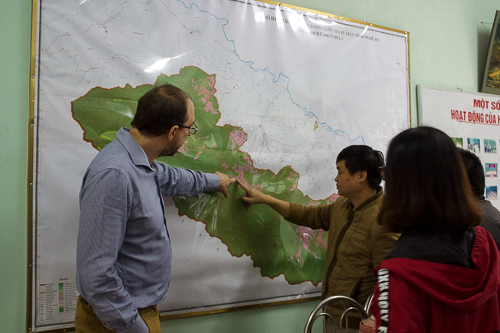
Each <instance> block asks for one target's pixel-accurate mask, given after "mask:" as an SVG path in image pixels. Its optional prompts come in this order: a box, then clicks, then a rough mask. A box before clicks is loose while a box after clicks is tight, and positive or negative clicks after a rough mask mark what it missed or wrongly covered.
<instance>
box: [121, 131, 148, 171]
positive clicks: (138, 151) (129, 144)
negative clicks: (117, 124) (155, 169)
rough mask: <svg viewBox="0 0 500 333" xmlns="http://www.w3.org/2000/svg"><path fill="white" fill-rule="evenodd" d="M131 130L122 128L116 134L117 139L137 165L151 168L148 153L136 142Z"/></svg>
mask: <svg viewBox="0 0 500 333" xmlns="http://www.w3.org/2000/svg"><path fill="white" fill-rule="evenodd" d="M129 130H130V129H129V128H126V127H122V128H120V130H118V132H117V133H116V138H117V139H118V141H120V143H121V144H122V145H123V147H125V149H126V150H127V152H128V154H129V155H130V158H131V159H132V162H134V164H135V165H144V166H147V167H148V168H151V165H149V161H148V157H147V155H146V152H145V151H144V150H143V149H142V148H141V146H139V144H138V143H137V142H136V141H135V140H134V138H133V137H132V135H130V133H129ZM153 163H154V162H153Z"/></svg>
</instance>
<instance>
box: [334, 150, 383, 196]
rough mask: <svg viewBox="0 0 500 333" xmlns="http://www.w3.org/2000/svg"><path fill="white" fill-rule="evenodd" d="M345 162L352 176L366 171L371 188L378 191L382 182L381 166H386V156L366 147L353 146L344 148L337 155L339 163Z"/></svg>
mask: <svg viewBox="0 0 500 333" xmlns="http://www.w3.org/2000/svg"><path fill="white" fill-rule="evenodd" d="M340 161H344V163H345V167H346V169H347V171H349V173H350V174H351V175H353V174H355V173H356V172H358V171H366V175H367V176H366V178H367V180H368V185H369V186H370V188H372V189H374V190H376V189H377V188H378V187H379V185H380V182H381V181H382V175H381V174H380V169H379V167H380V166H383V165H384V154H382V153H381V152H380V151H378V150H373V149H372V148H371V147H368V146H364V145H352V146H349V147H347V148H344V149H343V150H342V151H341V152H340V153H339V154H338V155H337V161H336V162H337V163H338V162H340Z"/></svg>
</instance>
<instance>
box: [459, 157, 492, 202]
mask: <svg viewBox="0 0 500 333" xmlns="http://www.w3.org/2000/svg"><path fill="white" fill-rule="evenodd" d="M457 149H458V152H459V153H460V156H461V157H462V161H463V163H464V167H465V171H466V172H467V176H468V177H469V183H470V185H471V187H472V193H474V195H478V196H479V195H483V194H484V188H485V187H486V180H485V178H484V169H483V164H482V163H481V160H480V159H479V157H477V155H476V154H474V153H472V152H470V151H468V150H465V149H462V148H457Z"/></svg>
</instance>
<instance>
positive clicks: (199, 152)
mask: <svg viewBox="0 0 500 333" xmlns="http://www.w3.org/2000/svg"><path fill="white" fill-rule="evenodd" d="M198 149H199V151H198V153H197V154H196V156H195V158H193V160H197V159H198V156H199V155H200V154H201V153H203V149H205V145H203V146H202V147H199V148H198Z"/></svg>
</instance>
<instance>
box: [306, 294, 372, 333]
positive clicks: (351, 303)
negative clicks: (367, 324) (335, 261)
mask: <svg viewBox="0 0 500 333" xmlns="http://www.w3.org/2000/svg"><path fill="white" fill-rule="evenodd" d="M372 300H373V294H372V295H370V296H369V297H368V300H367V301H366V303H365V306H364V307H363V306H362V305H361V304H359V302H358V301H356V300H355V299H352V298H350V297H347V296H340V295H338V296H330V297H328V298H326V299H324V300H322V301H321V302H320V303H319V304H318V305H317V306H316V307H315V308H314V310H313V311H312V312H311V314H310V315H309V318H308V319H307V323H306V326H305V328H304V333H311V330H312V327H313V324H314V321H316V319H318V318H319V317H323V327H325V326H324V325H325V321H326V320H331V321H332V322H333V318H332V316H331V315H330V314H328V313H326V308H327V307H328V306H330V305H332V304H333V303H340V304H341V305H342V307H343V308H344V312H343V313H342V316H341V317H340V333H343V332H344V330H343V326H342V323H344V324H345V328H346V329H345V332H347V327H348V325H347V323H348V318H349V315H348V313H349V312H350V311H357V312H358V313H359V314H360V315H361V320H364V319H367V318H368V317H369V315H368V313H369V310H370V307H371V303H372ZM345 303H347V304H348V306H346V304H345ZM335 333H337V332H335Z"/></svg>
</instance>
